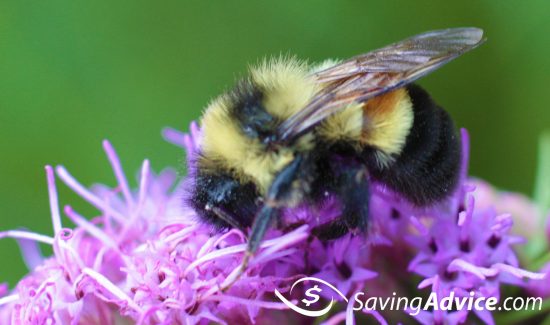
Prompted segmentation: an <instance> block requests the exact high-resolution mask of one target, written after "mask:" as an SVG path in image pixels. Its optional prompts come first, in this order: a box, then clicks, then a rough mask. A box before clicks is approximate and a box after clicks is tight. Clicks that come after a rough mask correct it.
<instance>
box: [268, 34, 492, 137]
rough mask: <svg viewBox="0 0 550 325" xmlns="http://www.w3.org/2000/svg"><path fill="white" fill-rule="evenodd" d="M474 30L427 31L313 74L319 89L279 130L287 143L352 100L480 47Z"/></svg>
mask: <svg viewBox="0 0 550 325" xmlns="http://www.w3.org/2000/svg"><path fill="white" fill-rule="evenodd" d="M482 37H483V30H481V29H479V28H451V29H443V30H436V31H430V32H426V33H423V34H419V35H416V36H413V37H410V38H407V39H405V40H403V41H400V42H397V43H394V44H391V45H388V46H386V47H383V48H381V49H378V50H374V51H372V52H368V53H365V54H362V55H358V56H356V57H353V58H351V59H349V60H346V61H344V62H342V63H340V64H337V65H335V66H333V67H330V68H328V69H325V70H322V71H319V72H316V73H314V77H315V78H316V80H317V82H318V83H320V84H322V85H323V88H322V90H321V91H320V92H319V93H318V94H317V95H316V96H315V97H314V98H313V100H311V102H310V103H309V104H308V105H306V106H305V107H304V108H303V109H302V110H300V111H299V112H298V113H296V114H294V115H293V116H291V117H290V118H289V119H287V120H286V121H285V122H284V123H282V124H281V126H280V127H279V130H278V131H279V136H280V138H281V139H282V140H286V141H288V140H292V139H294V138H296V137H297V136H299V135H300V134H303V133H304V132H306V131H307V130H309V129H311V128H312V127H314V126H315V125H317V124H319V123H320V122H321V121H323V120H324V119H326V118H327V117H329V116H330V115H332V114H334V113H337V112H339V111H341V110H342V109H344V108H345V107H346V105H347V104H350V103H352V102H363V101H366V100H368V99H370V98H372V97H375V96H378V95H380V94H383V93H385V92H388V91H390V90H392V89H395V88H398V87H402V86H404V85H406V84H409V83H411V82H413V81H415V80H417V79H418V78H420V77H422V76H424V75H426V74H428V73H430V72H432V71H433V70H435V69H437V68H439V67H441V66H442V65H444V64H445V63H447V62H449V61H451V60H453V59H454V58H456V57H458V56H460V55H462V54H463V53H465V52H467V51H470V50H472V49H474V48H476V47H477V46H478V45H480V44H481V43H483V41H484V39H483V38H482Z"/></svg>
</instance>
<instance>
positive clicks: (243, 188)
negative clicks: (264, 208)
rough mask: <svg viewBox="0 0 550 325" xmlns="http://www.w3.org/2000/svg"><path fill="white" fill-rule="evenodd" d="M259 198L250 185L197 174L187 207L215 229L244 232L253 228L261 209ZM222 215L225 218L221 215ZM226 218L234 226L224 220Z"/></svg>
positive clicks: (218, 176) (222, 174) (221, 175)
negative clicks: (233, 228)
mask: <svg viewBox="0 0 550 325" xmlns="http://www.w3.org/2000/svg"><path fill="white" fill-rule="evenodd" d="M258 197H259V194H258V192H257V190H256V186H255V185H254V184H252V183H247V184H241V183H240V182H238V181H237V180H235V179H234V178H232V177H231V176H229V175H227V174H224V173H221V174H210V173H201V172H199V173H198V175H197V176H196V178H195V190H194V192H193V195H192V197H191V200H190V202H189V203H190V204H191V205H192V207H193V208H194V209H195V210H196V211H197V213H198V214H199V217H201V219H202V220H204V221H205V222H207V223H209V224H212V225H214V226H216V228H219V229H222V228H231V227H235V226H238V228H240V229H241V230H245V229H246V228H247V227H250V226H251V225H252V222H253V220H254V217H255V215H256V213H257V211H258V209H259V208H260V205H259V202H258ZM217 209H220V210H217ZM220 212H221V213H220ZM222 213H223V214H224V215H220V214H222ZM228 218H231V219H232V220H233V221H234V222H232V223H230V222H228V221H227V220H225V219H228Z"/></svg>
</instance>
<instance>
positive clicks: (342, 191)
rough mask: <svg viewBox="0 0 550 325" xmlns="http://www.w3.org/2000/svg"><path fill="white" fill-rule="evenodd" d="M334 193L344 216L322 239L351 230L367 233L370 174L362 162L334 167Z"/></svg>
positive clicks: (325, 230)
mask: <svg viewBox="0 0 550 325" xmlns="http://www.w3.org/2000/svg"><path fill="white" fill-rule="evenodd" d="M331 169H332V173H333V175H334V177H335V182H334V185H333V193H334V194H335V195H336V196H337V197H338V198H339V199H340V202H341V204H342V215H341V217H340V218H338V219H336V220H334V221H333V222H331V224H329V225H328V227H326V229H324V230H323V233H322V234H321V238H323V237H325V238H329V239H334V238H337V237H340V236H342V235H344V234H346V233H347V232H348V231H349V230H352V231H359V232H365V231H366V229H367V224H368V218H369V197H370V190H369V174H368V171H367V168H366V166H365V165H364V164H363V163H361V162H349V164H346V165H345V166H342V164H341V163H338V164H334V165H333V166H332V168H331Z"/></svg>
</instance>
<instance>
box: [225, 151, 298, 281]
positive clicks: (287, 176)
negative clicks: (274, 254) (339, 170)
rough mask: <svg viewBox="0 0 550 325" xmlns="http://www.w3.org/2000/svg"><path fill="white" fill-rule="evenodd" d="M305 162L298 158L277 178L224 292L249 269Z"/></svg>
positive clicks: (256, 218)
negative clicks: (235, 272) (235, 270)
mask: <svg viewBox="0 0 550 325" xmlns="http://www.w3.org/2000/svg"><path fill="white" fill-rule="evenodd" d="M303 161H304V159H303V157H301V156H298V157H296V158H295V159H294V160H293V161H292V162H291V163H290V164H288V166H286V167H285V168H284V169H283V170H282V171H281V172H280V173H279V174H278V175H277V176H276V177H275V179H274V181H273V183H272V185H271V187H270V188H269V190H268V192H267V195H266V200H265V203H264V206H263V207H262V208H261V210H260V212H259V213H258V214H257V215H256V217H255V218H254V223H253V224H252V229H251V230H250V235H249V237H248V245H247V247H246V251H245V253H244V257H243V260H242V262H241V266H240V267H239V271H238V273H237V274H236V276H235V277H234V278H233V279H232V280H231V281H230V282H229V284H227V285H225V286H224V287H223V288H222V291H225V290H227V289H229V288H230V287H231V285H232V284H233V283H235V282H236V281H237V280H239V278H240V277H241V276H242V275H243V274H244V272H245V271H246V269H247V268H248V263H249V262H250V259H251V258H252V257H253V256H254V254H255V253H256V251H257V250H258V248H259V247H260V244H261V242H262V239H263V238H264V236H265V233H266V232H267V230H268V229H269V226H270V225H271V224H272V223H273V220H274V219H275V218H277V217H278V216H279V207H284V206H285V202H286V201H287V199H289V197H288V196H289V195H290V193H291V190H292V185H293V183H294V182H295V181H296V180H297V176H298V173H299V171H300V170H301V167H302V162H303Z"/></svg>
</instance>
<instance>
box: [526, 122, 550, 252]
mask: <svg viewBox="0 0 550 325" xmlns="http://www.w3.org/2000/svg"><path fill="white" fill-rule="evenodd" d="M534 199H535V203H536V204H537V207H538V226H539V227H538V229H539V230H540V231H539V232H538V233H536V234H534V236H533V237H532V238H529V244H528V245H527V247H526V255H527V257H528V258H529V260H531V261H532V260H534V259H537V258H538V257H539V256H540V255H541V254H543V253H544V250H545V249H546V248H547V239H546V233H545V231H544V230H545V229H546V223H547V222H548V220H547V217H548V213H549V212H550V131H547V132H545V133H544V134H543V135H542V136H541V138H540V141H539V158H538V167H537V174H536V179H535V193H534Z"/></svg>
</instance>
